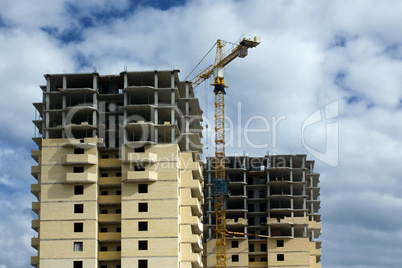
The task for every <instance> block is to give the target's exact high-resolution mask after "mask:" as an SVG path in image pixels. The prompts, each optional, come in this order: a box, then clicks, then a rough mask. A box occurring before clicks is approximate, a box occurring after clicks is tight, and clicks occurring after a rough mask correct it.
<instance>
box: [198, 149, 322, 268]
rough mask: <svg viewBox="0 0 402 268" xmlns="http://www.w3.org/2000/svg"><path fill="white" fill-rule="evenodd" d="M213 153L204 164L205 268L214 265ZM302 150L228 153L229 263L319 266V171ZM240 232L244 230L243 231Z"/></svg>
mask: <svg viewBox="0 0 402 268" xmlns="http://www.w3.org/2000/svg"><path fill="white" fill-rule="evenodd" d="M214 160H215V159H214V158H212V157H210V158H207V161H206V164H205V166H204V179H205V187H204V194H205V204H204V209H203V210H204V215H203V216H204V224H205V227H204V259H203V260H204V267H215V266H216V259H215V243H216V240H215V233H214V229H215V211H214V210H215V204H214V191H213V189H214V185H213V179H214V177H215V170H214ZM313 167H314V161H308V160H306V155H276V156H265V157H249V156H237V157H235V156H232V157H226V176H227V179H228V180H229V183H228V188H229V191H230V198H229V199H228V200H227V204H226V218H227V229H228V231H232V232H237V234H232V235H228V237H227V243H226V253H227V255H226V263H227V267H286V268H289V267H304V268H307V267H312V268H313V267H314V268H316V267H321V264H320V263H319V262H320V257H321V250H320V248H321V242H320V241H317V240H316V239H317V238H318V237H319V236H320V234H321V220H320V214H319V208H320V201H319V194H320V189H319V187H318V183H319V174H318V173H314V172H313ZM242 234H243V235H242Z"/></svg>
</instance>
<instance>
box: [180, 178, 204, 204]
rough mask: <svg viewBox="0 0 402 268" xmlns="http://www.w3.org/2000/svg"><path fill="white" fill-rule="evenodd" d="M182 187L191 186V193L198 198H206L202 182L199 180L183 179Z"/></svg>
mask: <svg viewBox="0 0 402 268" xmlns="http://www.w3.org/2000/svg"><path fill="white" fill-rule="evenodd" d="M181 187H183V188H190V189H191V194H192V195H193V196H194V197H196V198H198V199H202V198H204V194H203V192H202V184H201V182H200V181H199V180H193V179H191V180H190V179H182V181H181Z"/></svg>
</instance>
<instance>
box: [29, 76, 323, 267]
mask: <svg viewBox="0 0 402 268" xmlns="http://www.w3.org/2000/svg"><path fill="white" fill-rule="evenodd" d="M45 78H46V84H45V85H43V86H41V89H42V91H43V100H42V101H41V102H38V103H34V106H35V107H36V110H37V112H38V114H39V116H38V118H36V119H35V120H34V124H35V125H36V127H37V132H38V134H37V135H36V136H35V137H34V138H33V139H34V141H35V142H36V144H37V147H38V148H37V149H35V150H33V151H32V157H33V158H34V159H35V160H36V162H37V163H38V165H37V166H33V167H32V175H33V176H34V177H35V178H36V179H37V183H35V184H32V186H31V191H32V193H33V194H34V195H35V196H36V198H37V201H35V202H33V203H32V209H33V210H34V211H35V212H36V214H37V215H38V217H37V219H34V220H33V221H32V228H33V229H34V230H35V231H37V233H38V234H37V236H36V237H34V238H32V246H33V247H34V248H35V249H37V251H38V254H37V255H36V256H33V257H32V259H31V263H32V265H33V266H35V267H40V268H53V267H63V268H64V267H65V268H70V267H71V268H82V267H87V268H93V267H98V268H112V267H113V268H118V267H124V268H128V267H138V268H144V267H179V268H186V267H215V265H216V259H215V253H216V252H215V232H214V231H215V226H214V225H215V204H214V194H215V193H214V187H213V183H214V182H213V179H214V172H215V170H214V169H215V167H214V158H207V161H206V163H205V167H204V178H205V182H206V183H205V186H204V179H203V174H202V164H203V163H202V161H201V158H200V153H202V144H201V138H202V126H201V121H202V118H201V116H202V110H201V109H200V106H199V103H198V99H197V98H195V96H194V92H193V87H192V83H191V82H184V81H180V80H179V77H178V71H176V70H175V71H150V72H126V71H125V72H122V73H121V74H119V75H100V74H98V73H87V74H55V75H45ZM226 160H227V161H226V162H227V163H226V177H227V179H228V181H229V183H228V189H229V191H230V198H228V199H227V201H226V202H227V204H226V213H227V229H228V234H227V244H226V250H227V258H226V261H227V267H293V266H294V267H320V264H319V263H318V262H319V261H320V254H321V253H320V242H318V241H316V240H315V239H317V238H318V236H319V235H320V232H321V223H320V215H319V214H318V210H319V204H320V201H319V199H318V196H319V188H318V181H319V175H318V174H317V173H314V172H313V166H314V162H313V161H307V160H306V155H282V156H275V157H274V156H266V157H248V156H242V157H226ZM203 187H204V188H203ZM203 191H204V193H205V205H204V208H203V209H202V204H203V202H204V193H203ZM202 219H203V220H204V225H203V223H202ZM203 235H204V237H203ZM203 242H204V243H203ZM203 254H204V255H203Z"/></svg>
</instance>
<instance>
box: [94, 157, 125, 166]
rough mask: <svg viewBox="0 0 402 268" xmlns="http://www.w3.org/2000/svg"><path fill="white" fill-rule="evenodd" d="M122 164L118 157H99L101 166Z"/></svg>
mask: <svg viewBox="0 0 402 268" xmlns="http://www.w3.org/2000/svg"><path fill="white" fill-rule="evenodd" d="M120 166H121V160H120V159H118V158H110V159H99V167H100V168H113V167H120Z"/></svg>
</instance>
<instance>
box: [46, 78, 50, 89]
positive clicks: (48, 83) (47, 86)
mask: <svg viewBox="0 0 402 268" xmlns="http://www.w3.org/2000/svg"><path fill="white" fill-rule="evenodd" d="M46 92H50V75H46Z"/></svg>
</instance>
